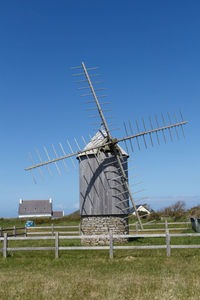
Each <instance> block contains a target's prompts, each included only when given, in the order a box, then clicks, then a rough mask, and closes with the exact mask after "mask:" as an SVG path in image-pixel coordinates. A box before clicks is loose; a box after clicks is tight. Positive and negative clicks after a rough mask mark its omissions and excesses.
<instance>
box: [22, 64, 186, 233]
mask: <svg viewBox="0 0 200 300" xmlns="http://www.w3.org/2000/svg"><path fill="white" fill-rule="evenodd" d="M72 69H82V70H83V72H82V73H77V74H73V76H84V79H81V80H79V81H77V82H78V83H81V84H82V83H87V84H88V85H87V86H81V87H80V88H79V90H86V89H89V90H90V93H89V94H84V95H81V96H84V97H85V96H89V97H91V96H92V98H93V100H90V101H88V102H87V103H89V104H90V103H93V104H95V106H94V107H90V108H89V110H95V109H96V110H97V112H98V116H99V117H100V122H101V128H102V129H103V130H105V132H106V137H105V140H104V142H103V144H101V145H95V146H91V147H87V151H86V150H85V149H83V150H81V147H80V146H79V144H78V142H77V140H76V139H74V140H75V144H76V147H77V149H78V151H73V149H72V146H71V145H70V143H69V141H67V144H68V147H69V149H70V152H71V153H69V154H67V153H66V152H65V150H64V147H63V145H62V144H61V143H59V145H60V148H61V150H62V153H63V155H62V156H59V155H58V153H57V151H56V149H55V147H54V145H52V149H53V153H54V155H55V158H53V159H50V156H49V153H48V151H47V149H46V147H44V152H45V154H46V157H47V159H48V160H47V161H44V162H43V161H42V159H41V156H40V153H39V151H38V150H36V154H37V157H38V159H39V163H38V164H34V161H33V159H32V156H31V154H29V157H30V160H31V163H32V166H30V167H28V168H26V169H25V170H26V171H30V172H31V174H32V176H33V180H34V182H35V183H36V179H35V177H34V174H33V173H32V171H33V169H35V168H39V170H40V174H41V177H43V174H42V171H41V169H40V167H42V166H47V169H48V172H49V174H50V175H51V176H52V173H51V171H50V168H49V164H52V163H53V164H55V167H56V169H57V172H58V174H59V175H60V170H59V168H58V165H57V162H59V161H63V164H64V167H65V168H66V169H68V167H67V165H66V163H65V159H66V158H70V159H71V160H72V157H75V156H80V155H86V156H88V154H89V153H90V151H97V153H100V151H106V150H108V149H109V150H110V151H111V153H112V154H113V156H114V158H115V161H116V162H117V164H118V167H119V168H118V170H119V176H120V178H121V180H122V185H123V188H124V193H128V195H129V199H130V201H131V203H132V208H133V209H134V211H135V214H136V217H137V220H138V222H139V224H140V227H141V228H143V227H142V222H141V219H140V216H139V213H138V211H137V208H136V205H135V201H134V198H133V194H132V193H131V190H130V187H129V183H128V177H127V172H126V170H124V167H123V163H122V161H121V158H122V156H123V153H122V149H121V147H119V146H118V143H120V142H124V143H125V146H126V149H127V152H128V146H127V141H129V143H130V147H131V150H132V152H134V147H133V143H132V141H134V140H135V141H136V144H137V147H138V150H140V143H139V138H140V137H141V138H142V139H143V142H144V145H145V147H146V148H147V142H146V139H145V137H146V136H149V138H150V141H151V145H152V146H154V143H153V139H152V136H153V134H156V139H157V143H158V144H159V145H160V140H159V135H158V133H159V132H162V134H163V139H164V142H165V143H166V136H165V132H166V131H168V132H169V134H170V138H171V140H172V141H173V138H172V132H171V129H175V131H176V135H177V138H178V139H179V133H178V131H177V128H178V127H181V130H182V134H183V136H184V137H185V135H184V130H183V126H184V125H185V124H187V123H188V122H187V121H184V120H183V117H182V113H181V112H180V117H181V121H180V122H178V120H177V116H176V114H175V113H174V117H175V123H172V120H171V117H170V115H169V113H167V116H168V120H169V124H168V125H166V122H165V119H164V116H163V114H161V117H162V123H163V126H160V125H159V122H158V118H157V116H155V121H156V125H157V127H156V128H153V122H152V119H151V118H150V117H149V124H150V129H149V130H147V129H146V124H145V121H144V119H142V124H143V131H141V130H140V129H139V125H138V121H137V120H136V122H135V125H136V126H135V127H136V128H137V133H136V132H135V133H134V131H133V126H132V123H131V122H130V121H129V122H128V126H127V124H126V123H125V122H124V129H125V133H126V136H125V137H122V138H119V139H117V138H113V137H112V135H111V130H110V127H109V124H108V123H107V118H106V117H105V114H104V111H106V110H103V109H102V106H103V105H104V104H108V103H107V102H100V101H99V98H104V97H105V96H106V95H101V94H100V95H97V92H99V91H102V90H105V89H104V88H97V89H96V88H94V85H96V84H99V83H101V81H96V82H92V79H91V78H93V77H94V78H96V77H97V76H99V74H89V72H90V71H93V70H96V69H97V68H96V67H95V68H86V66H85V64H84V62H82V64H81V66H80V67H74V68H72ZM83 141H84V143H85V145H86V142H85V139H84V138H83ZM95 158H96V160H97V161H98V160H99V157H98V155H95ZM72 163H73V165H74V161H73V160H72ZM98 163H99V162H98ZM74 167H75V165H74ZM105 176H106V174H105ZM126 212H127V211H126Z"/></svg>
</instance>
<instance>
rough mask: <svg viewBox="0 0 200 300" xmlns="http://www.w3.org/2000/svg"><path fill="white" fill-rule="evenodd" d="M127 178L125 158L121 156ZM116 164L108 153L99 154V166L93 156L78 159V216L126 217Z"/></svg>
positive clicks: (124, 193)
mask: <svg viewBox="0 0 200 300" xmlns="http://www.w3.org/2000/svg"><path fill="white" fill-rule="evenodd" d="M121 161H122V163H123V168H124V170H125V173H126V175H127V176H128V171H127V169H128V164H127V156H123V157H121ZM122 182H123V179H122V178H121V173H120V171H119V166H118V163H117V161H116V159H115V157H113V155H112V154H111V153H110V152H106V153H104V152H101V161H100V163H99V162H98V160H97V159H96V157H95V155H93V154H91V155H88V156H81V157H80V158H79V183H80V214H81V216H91V215H92V216H99V215H101V216H102V215H126V214H127V212H128V207H129V194H128V192H127V191H125V188H124V185H123V183H122Z"/></svg>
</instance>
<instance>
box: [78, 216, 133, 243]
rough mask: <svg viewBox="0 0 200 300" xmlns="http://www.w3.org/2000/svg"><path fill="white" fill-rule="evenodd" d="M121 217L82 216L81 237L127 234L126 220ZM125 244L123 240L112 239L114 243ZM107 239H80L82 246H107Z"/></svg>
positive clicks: (125, 240)
mask: <svg viewBox="0 0 200 300" xmlns="http://www.w3.org/2000/svg"><path fill="white" fill-rule="evenodd" d="M124 217H126V216H124V215H122V216H89V217H87V216H82V218H81V232H82V234H83V235H101V234H106V235H108V234H109V233H110V231H111V232H112V234H128V233H129V229H128V218H125V219H124ZM124 242H127V239H125V238H119V239H114V243H124ZM108 244H109V240H108V239H102V238H97V239H82V245H108Z"/></svg>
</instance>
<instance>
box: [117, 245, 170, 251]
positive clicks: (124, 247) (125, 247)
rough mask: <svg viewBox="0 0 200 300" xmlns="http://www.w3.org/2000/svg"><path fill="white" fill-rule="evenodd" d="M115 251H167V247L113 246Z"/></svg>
mask: <svg viewBox="0 0 200 300" xmlns="http://www.w3.org/2000/svg"><path fill="white" fill-rule="evenodd" d="M113 249H116V250H117V249H121V250H123V249H124V250H126V249H127V250H134V249H135V250H137V249H138V250H139V249H141V250H142V249H166V246H165V245H153V246H113Z"/></svg>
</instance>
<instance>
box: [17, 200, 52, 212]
mask: <svg viewBox="0 0 200 300" xmlns="http://www.w3.org/2000/svg"><path fill="white" fill-rule="evenodd" d="M18 213H19V215H40V214H43V215H46V214H47V215H49V214H50V215H51V214H52V200H51V199H49V200H22V199H20V203H19V210H18Z"/></svg>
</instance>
